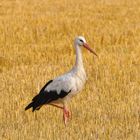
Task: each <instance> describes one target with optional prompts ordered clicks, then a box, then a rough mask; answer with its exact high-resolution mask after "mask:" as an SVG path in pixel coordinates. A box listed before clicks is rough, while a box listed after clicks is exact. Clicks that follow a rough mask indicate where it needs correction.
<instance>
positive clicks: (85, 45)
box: [83, 43, 98, 56]
mask: <svg viewBox="0 0 140 140" xmlns="http://www.w3.org/2000/svg"><path fill="white" fill-rule="evenodd" d="M83 46H84V47H85V48H86V49H88V50H89V51H90V52H91V53H93V54H94V55H96V56H98V55H97V54H96V53H95V52H94V51H93V50H92V49H91V48H90V47H89V46H88V44H87V43H84V44H83Z"/></svg>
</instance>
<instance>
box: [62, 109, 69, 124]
mask: <svg viewBox="0 0 140 140" xmlns="http://www.w3.org/2000/svg"><path fill="white" fill-rule="evenodd" d="M70 117H71V113H70V111H69V110H68V109H67V108H66V107H64V109H63V119H64V124H65V125H66V124H67V121H68V119H69V118H70Z"/></svg>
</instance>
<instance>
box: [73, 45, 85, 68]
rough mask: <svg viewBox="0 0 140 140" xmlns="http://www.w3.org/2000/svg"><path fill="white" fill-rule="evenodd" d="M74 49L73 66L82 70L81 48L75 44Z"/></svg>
mask: <svg viewBox="0 0 140 140" xmlns="http://www.w3.org/2000/svg"><path fill="white" fill-rule="evenodd" d="M75 51H76V61H75V66H74V68H75V69H76V70H80V69H81V70H82V69H83V70H84V66H83V58H82V50H81V48H80V46H78V45H76V46H75Z"/></svg>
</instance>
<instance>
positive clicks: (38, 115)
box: [0, 0, 140, 140]
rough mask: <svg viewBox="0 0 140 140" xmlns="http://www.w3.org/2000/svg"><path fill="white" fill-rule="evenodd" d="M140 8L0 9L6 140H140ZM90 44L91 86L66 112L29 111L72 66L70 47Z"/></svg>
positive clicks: (100, 4)
mask: <svg viewBox="0 0 140 140" xmlns="http://www.w3.org/2000/svg"><path fill="white" fill-rule="evenodd" d="M139 7H140V2H139V1H138V0H135V1H132V0H94V1H93V0H86V1H82V0H77V1H76V0H69V1H66V0H59V1H52V0H41V1H39V0H26V1H23V0H1V1H0V139H1V140H45V139H47V140H96V139H99V140H139V139H140V8H139ZM77 35H83V36H85V38H86V40H87V42H88V44H89V45H90V46H91V48H93V49H94V50H95V51H96V53H97V54H98V58H97V57H95V56H93V55H92V54H90V53H89V52H87V51H86V50H85V49H83V57H84V65H85V69H86V72H87V75H88V81H87V83H86V85H85V88H84V90H83V91H82V92H81V93H80V94H78V95H77V96H76V97H75V98H74V99H73V100H72V102H71V103H70V109H71V110H72V115H73V116H72V120H70V121H69V123H68V125H67V126H66V127H65V126H64V124H63V121H62V115H63V114H62V111H61V110H59V109H56V108H54V107H52V106H44V107H42V108H41V110H40V111H37V112H34V113H32V112H31V110H30V111H26V112H25V111H24V108H25V106H26V105H27V104H28V103H29V102H30V101H31V99H32V97H33V96H34V95H35V94H37V92H39V89H40V88H41V87H42V86H43V85H44V84H45V83H46V82H47V81H48V80H50V79H52V78H54V77H55V76H58V75H60V74H62V73H64V72H65V71H68V70H69V69H70V68H71V67H72V65H73V64H74V61H75V55H74V50H73V40H74V38H75V36H77Z"/></svg>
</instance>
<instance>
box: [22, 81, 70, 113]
mask: <svg viewBox="0 0 140 140" xmlns="http://www.w3.org/2000/svg"><path fill="white" fill-rule="evenodd" d="M52 81H53V80H50V81H49V82H48V83H47V84H46V85H45V86H44V87H43V88H42V89H41V90H40V92H39V94H38V95H36V96H35V97H34V98H33V99H32V102H31V103H30V104H29V105H28V106H27V107H26V108H25V110H27V109H29V108H31V107H32V108H33V111H34V110H39V109H40V107H41V106H42V105H44V104H48V103H50V102H52V101H54V100H57V99H59V98H64V97H65V96H67V95H68V93H70V92H71V90H70V91H68V92H66V91H64V90H61V92H60V93H59V94H58V93H57V91H49V92H47V91H44V89H45V88H46V87H47V86H48V85H49V84H50V83H51V82H52Z"/></svg>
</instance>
